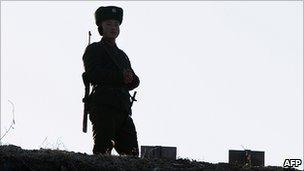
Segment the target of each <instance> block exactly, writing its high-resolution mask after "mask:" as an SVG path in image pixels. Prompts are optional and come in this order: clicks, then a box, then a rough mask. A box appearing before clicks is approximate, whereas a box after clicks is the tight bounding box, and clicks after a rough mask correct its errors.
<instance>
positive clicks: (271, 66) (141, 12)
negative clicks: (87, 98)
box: [1, 1, 303, 166]
mask: <svg viewBox="0 0 304 171" xmlns="http://www.w3.org/2000/svg"><path fill="white" fill-rule="evenodd" d="M102 5H117V6H120V7H122V8H123V9H124V19H123V23H122V25H121V33H120V36H119V38H118V40H117V44H118V47H120V48H121V49H123V50H124V51H125V52H126V53H127V55H128V56H129V58H130V61H131V64H132V67H133V69H134V70H135V72H136V73H137V75H138V76H139V77H140V79H141V85H140V87H139V88H137V89H136V90H137V91H138V94H137V99H138V102H136V103H134V106H133V119H134V122H135V124H136V126H137V132H138V138H139V144H140V145H163V146H176V147H177V148H178V156H179V157H184V158H185V157H187V158H192V159H198V160H204V161H207V162H213V163H216V162H228V150H229V149H240V150H242V146H241V145H243V146H244V147H245V148H247V149H252V150H259V151H265V153H266V156H265V162H266V165H279V166H281V165H282V164H283V161H284V159H285V158H303V2H300V1H293V2H281V1H280V2H279V1H277V2H275V1H274V2H261V1H258V2H249V1H247V2H235V1H234V2H229V1H222V2H159V1H158V2H157V1H156V2H134V1H130V2H103V3H101V2H79V1H74V2H17V1H14V2H8V1H5V2H3V1H1V117H2V124H1V128H2V130H1V132H2V134H3V133H4V131H5V130H4V129H5V128H8V126H9V123H10V121H11V118H12V114H11V110H12V107H11V104H10V103H9V102H8V100H11V101H12V102H14V105H15V119H16V125H15V129H14V130H12V131H11V132H10V133H9V134H8V135H7V136H6V137H5V138H4V139H3V143H11V144H16V145H19V146H21V147H23V148H29V149H32V148H39V147H40V145H41V144H42V142H43V140H44V139H45V138H46V137H47V141H48V143H49V144H51V143H56V140H57V139H58V138H60V139H61V141H62V142H63V143H64V145H65V147H66V148H67V149H68V150H70V151H79V152H86V153H89V154H92V151H91V149H92V146H93V140H92V133H91V123H89V129H88V130H89V133H87V134H84V133H82V110H83V104H82V102H81V99H82V97H83V95H84V86H83V83H82V80H81V74H82V72H83V71H84V69H83V64H82V54H83V52H84V49H85V47H86V46H87V43H88V42H87V41H88V31H89V30H91V31H92V34H93V35H92V42H94V41H99V40H100V38H101V37H100V36H99V35H98V32H97V28H96V26H95V23H94V15H93V14H94V12H95V10H96V9H97V8H98V7H99V6H102ZM44 145H45V144H44ZM49 146H50V145H49Z"/></svg>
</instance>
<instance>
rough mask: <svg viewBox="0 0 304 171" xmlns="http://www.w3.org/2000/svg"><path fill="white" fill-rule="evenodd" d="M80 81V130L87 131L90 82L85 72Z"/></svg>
mask: <svg viewBox="0 0 304 171" xmlns="http://www.w3.org/2000/svg"><path fill="white" fill-rule="evenodd" d="M90 44H91V31H89V44H88V45H90ZM82 81H83V84H84V86H85V95H84V98H83V99H82V102H83V103H84V107H83V120H82V132H84V133H86V132H87V123H88V114H89V106H88V105H89V104H88V102H89V95H90V88H91V87H90V82H89V80H88V78H87V74H86V72H84V73H82Z"/></svg>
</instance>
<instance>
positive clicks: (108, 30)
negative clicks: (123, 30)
mask: <svg viewBox="0 0 304 171" xmlns="http://www.w3.org/2000/svg"><path fill="white" fill-rule="evenodd" d="M101 26H102V32H103V36H104V37H107V38H111V39H115V38H117V36H118V35H119V31H120V30H119V22H118V21H117V20H106V21H103V22H102V23H101Z"/></svg>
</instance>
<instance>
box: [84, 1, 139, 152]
mask: <svg viewBox="0 0 304 171" xmlns="http://www.w3.org/2000/svg"><path fill="white" fill-rule="evenodd" d="M122 18H123V10H122V8H120V7H115V6H107V7H99V8H98V9H97V10H96V12H95V20H96V25H97V26H98V32H99V34H100V35H101V36H102V38H101V40H100V41H99V42H94V43H92V44H90V45H88V47H87V48H86V50H85V53H84V55H83V62H84V67H85V79H86V80H88V81H89V82H90V83H91V85H93V91H92V93H91V95H90V96H89V98H88V99H86V101H89V113H90V115H89V117H90V120H91V122H92V125H93V137H94V148H93V153H94V154H111V151H112V149H113V147H114V148H115V150H116V151H117V152H118V153H119V154H125V155H134V156H138V153H139V151H138V142H137V133H136V129H135V125H134V123H133V120H132V118H131V113H132V111H131V103H132V102H131V100H130V97H131V96H130V94H129V91H130V90H133V89H134V88H136V87H138V85H139V78H138V77H137V75H136V74H135V73H134V71H133V69H132V68H131V63H130V61H129V59H128V56H127V55H126V54H125V53H124V52H123V51H122V50H121V49H119V48H118V47H117V45H116V43H115V40H116V38H117V37H118V35H119V32H120V30H119V26H120V24H121V23H122Z"/></svg>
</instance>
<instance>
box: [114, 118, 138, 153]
mask: <svg viewBox="0 0 304 171" xmlns="http://www.w3.org/2000/svg"><path fill="white" fill-rule="evenodd" d="M115 140H116V141H115V146H114V148H115V150H116V151H117V153H118V154H121V155H123V154H125V155H132V156H137V157H138V155H139V150H138V141H137V132H136V128H135V125H134V123H133V119H132V118H131V117H130V116H127V117H126V119H125V120H124V122H123V123H122V125H121V127H120V129H118V130H117V131H116V137H115Z"/></svg>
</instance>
